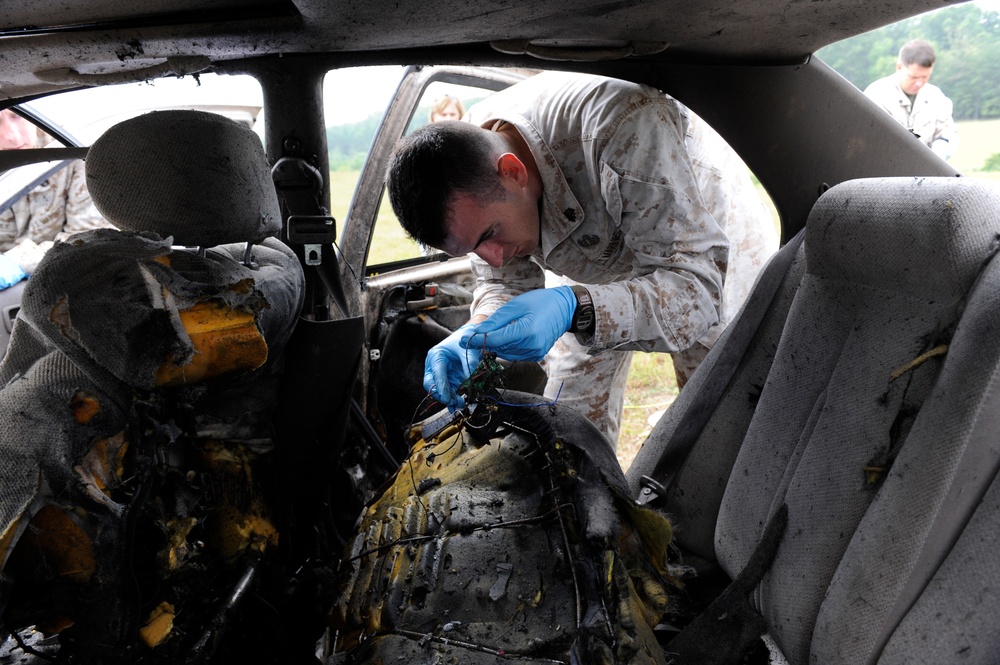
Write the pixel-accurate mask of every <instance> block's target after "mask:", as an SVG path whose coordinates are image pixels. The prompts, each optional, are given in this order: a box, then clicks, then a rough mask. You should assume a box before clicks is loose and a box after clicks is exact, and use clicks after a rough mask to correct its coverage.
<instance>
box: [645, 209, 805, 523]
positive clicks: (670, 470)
mask: <svg viewBox="0 0 1000 665" xmlns="http://www.w3.org/2000/svg"><path fill="white" fill-rule="evenodd" d="M805 232H806V230H805V227H803V228H802V229H801V230H800V231H799V232H798V233H796V234H795V236H794V237H793V238H792V239H791V240H789V241H788V242H787V243H785V245H784V247H782V248H781V249H779V250H778V251H777V252H776V253H775V254H774V256H772V257H771V260H770V261H768V264H767V266H766V267H765V268H764V270H763V272H761V275H760V278H759V279H758V280H757V286H756V287H755V288H754V290H753V292H752V293H751V294H750V297H749V298H748V299H747V301H746V304H745V305H744V307H743V310H742V311H741V312H740V315H739V317H738V318H737V319H736V320H735V321H734V322H733V323H732V324H730V326H729V329H728V333H729V336H728V338H727V339H726V342H725V345H724V346H723V347H722V348H721V349H720V352H719V354H718V356H716V358H715V363H714V364H713V365H712V366H711V367H708V368H706V369H707V370H708V375H707V377H706V378H705V380H704V381H702V383H701V386H700V387H699V389H698V392H697V393H696V394H695V397H694V399H693V400H692V401H691V403H690V404H689V405H688V408H687V410H686V411H685V412H684V414H683V415H682V416H681V418H680V421H679V422H678V423H677V427H675V428H674V431H673V433H672V434H671V435H670V438H669V439H668V440H667V442H666V444H664V446H663V452H662V454H661V455H660V459H659V460H658V461H657V463H656V465H655V466H654V467H653V472H652V475H651V476H642V478H641V479H640V488H641V489H640V490H639V496H638V497H637V499H636V502H637V503H638V504H639V505H645V504H647V503H650V502H653V501H655V500H657V499H659V498H662V497H665V496H666V493H667V489H668V488H669V487H670V485H671V484H672V483H673V482H674V480H675V479H676V477H677V474H678V473H679V472H680V469H681V467H682V466H683V464H684V460H685V459H686V458H687V456H688V453H689V452H691V448H692V447H693V446H694V442H695V441H697V440H698V435H699V434H701V432H702V430H703V429H704V428H705V425H706V424H707V423H708V419H709V418H710V417H711V416H712V414H713V413H714V412H715V409H716V407H717V406H718V404H719V400H721V399H722V395H723V394H724V393H725V391H726V388H727V387H729V383H730V381H731V380H732V378H733V375H734V374H735V373H736V369H737V368H738V367H739V366H740V363H741V362H742V360H743V357H744V356H745V355H746V352H747V348H748V347H749V346H750V340H752V339H753V337H754V335H755V334H756V333H757V329H758V328H760V324H761V321H763V319H764V315H765V314H766V313H767V311H768V310H769V309H770V308H771V303H772V302H773V301H774V296H775V295H776V294H777V292H778V288H779V287H780V286H781V283H782V281H784V279H785V275H786V274H787V273H788V269H789V267H791V265H792V262H793V261H794V260H795V256H796V254H798V251H799V247H800V246H801V245H802V242H803V240H804V238H805Z"/></svg>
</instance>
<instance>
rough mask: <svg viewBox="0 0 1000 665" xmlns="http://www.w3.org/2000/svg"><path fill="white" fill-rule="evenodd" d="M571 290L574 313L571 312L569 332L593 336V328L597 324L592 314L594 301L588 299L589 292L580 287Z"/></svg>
mask: <svg viewBox="0 0 1000 665" xmlns="http://www.w3.org/2000/svg"><path fill="white" fill-rule="evenodd" d="M572 288H573V295H575V296H576V311H575V312H573V320H572V321H571V322H570V324H569V332H571V333H578V334H582V335H584V336H587V337H589V336H591V335H593V334H594V327H595V325H596V323H597V317H596V315H595V313H594V299H593V298H591V297H590V291H588V290H587V289H585V288H583V287H582V286H579V285H576V286H573V287H572Z"/></svg>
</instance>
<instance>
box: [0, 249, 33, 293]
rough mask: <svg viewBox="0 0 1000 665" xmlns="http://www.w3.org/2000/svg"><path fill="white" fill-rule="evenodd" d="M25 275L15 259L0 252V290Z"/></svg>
mask: <svg viewBox="0 0 1000 665" xmlns="http://www.w3.org/2000/svg"><path fill="white" fill-rule="evenodd" d="M27 276H28V274H27V273H26V272H24V270H22V269H21V266H20V264H18V262H17V261H15V260H14V259H12V258H10V257H9V256H7V255H6V254H0V290H3V289H6V288H7V287H10V286H14V285H15V284H17V283H18V282H20V281H21V280H22V279H24V278H25V277H27Z"/></svg>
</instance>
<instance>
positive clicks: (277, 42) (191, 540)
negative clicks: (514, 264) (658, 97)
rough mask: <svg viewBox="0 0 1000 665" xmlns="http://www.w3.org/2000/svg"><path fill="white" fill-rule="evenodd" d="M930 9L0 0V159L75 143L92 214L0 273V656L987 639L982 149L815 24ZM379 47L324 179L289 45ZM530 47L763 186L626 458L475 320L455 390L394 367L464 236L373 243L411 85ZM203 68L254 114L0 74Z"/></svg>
mask: <svg viewBox="0 0 1000 665" xmlns="http://www.w3.org/2000/svg"><path fill="white" fill-rule="evenodd" d="M943 4H945V3H941V2H939V1H938V0H919V1H917V2H902V1H901V0H878V1H876V2H857V1H853V0H830V1H829V2H823V3H816V2H790V3H789V2H787V0H782V1H780V2H779V1H777V0H764V1H763V2H759V3H753V5H752V6H750V5H747V4H746V3H740V2H738V1H737V0H723V1H720V2H714V3H703V2H695V1H693V0H662V1H661V0H657V1H654V2H646V3H638V4H637V3H603V2H593V1H591V0H579V1H575V0H574V1H571V2H565V3H558V4H556V5H544V4H523V3H522V4H521V5H511V6H506V5H504V6H497V7H496V8H491V9H487V10H484V8H483V5H482V4H481V3H471V2H465V1H464V0H454V1H450V0H449V1H446V2H444V3H441V4H440V5H439V6H435V7H429V6H426V5H425V4H423V3H415V2H409V1H405V2H402V3H391V5H390V4H387V3H379V2H371V3H361V4H357V3H352V4H344V3H333V4H331V3H326V2H321V1H320V0H287V1H286V0H282V1H264V2H257V3H253V4H252V5H250V6H246V5H245V3H241V2H238V1H237V0H217V1H207V0H155V1H154V2H150V3H146V5H144V6H143V7H141V8H137V7H131V6H129V5H127V4H126V3H121V2H118V1H116V0H100V1H98V2H93V1H91V2H77V1H76V0H73V1H71V2H67V3H62V5H61V8H58V9H57V8H55V7H49V6H46V5H43V4H41V3H26V4H25V5H24V6H22V7H17V8H14V7H11V8H5V9H3V10H2V11H0V40H2V41H3V43H4V47H5V55H4V57H3V58H0V108H3V109H6V108H12V109H14V110H15V111H16V112H18V113H23V114H24V115H26V116H30V117H31V119H32V120H33V121H34V122H36V123H38V124H39V126H40V127H41V128H42V129H44V130H45V131H47V132H48V133H50V134H51V135H52V136H55V137H56V138H57V139H59V140H60V141H61V143H62V146H63V147H55V148H45V149H35V150H4V151H0V168H2V169H3V170H4V171H10V170H13V169H16V168H18V167H21V166H24V165H29V164H35V163H39V162H48V161H51V160H53V159H56V160H74V159H85V162H86V168H87V185H88V187H89V189H90V196H91V198H92V199H93V203H94V205H95V206H96V207H97V209H98V210H99V211H100V212H101V214H102V215H103V216H104V217H105V218H106V219H107V220H108V222H110V224H111V226H112V228H101V229H97V230H93V231H86V232H84V233H80V234H77V235H75V236H72V237H71V238H70V239H69V240H66V241H64V242H57V243H55V245H54V246H53V248H52V249H51V250H49V252H48V253H47V254H46V255H45V257H44V259H43V260H42V261H41V263H39V265H38V268H37V270H36V271H35V272H34V273H33V274H31V276H30V277H29V278H28V279H27V280H25V281H23V282H21V283H20V284H18V285H16V286H15V287H12V288H11V289H6V290H3V291H0V306H2V307H3V316H4V322H5V324H9V325H7V326H6V328H5V330H0V342H6V351H5V355H4V356H3V359H2V361H0V450H2V455H3V464H2V465H0V469H2V471H0V496H2V497H3V499H2V502H0V515H2V522H0V663H7V662H9V663H30V664H33V665H35V664H39V663H45V662H58V663H181V662H183V663H235V662H262V663H272V662H273V663H295V664H299V663H302V664H322V665H346V664H354V663H383V662H406V663H444V662H455V663H483V664H487V663H501V662H508V661H514V662H519V663H532V664H542V663H567V664H569V663H733V664H736V663H768V662H770V663H790V664H792V665H796V664H800V663H811V662H816V663H858V662H867V663H900V662H905V663H940V662H953V661H957V660H959V659H961V660H963V661H968V662H978V663H989V662H993V661H994V660H995V654H996V653H997V649H998V648H1000V644H998V643H1000V634H998V632H997V630H996V624H997V609H996V608H997V607H998V606H1000V604H998V598H997V594H998V592H997V588H998V586H1000V585H997V584H996V582H997V574H996V572H995V571H996V570H997V566H996V552H997V551H998V550H1000V542H998V539H1000V535H998V534H1000V529H997V528H996V527H997V525H998V520H1000V494H998V492H1000V486H998V484H997V482H996V479H997V472H998V470H1000V445H998V442H1000V423H998V421H997V415H996V414H998V413H1000V403H998V401H1000V393H998V386H997V375H998V367H1000V344H998V343H996V342H995V341H994V340H996V339H997V334H996V332H997V330H998V329H1000V302H998V300H1000V272H998V271H1000V266H998V264H997V263H996V261H997V258H996V254H997V250H998V249H1000V184H998V183H997V182H996V181H990V180H985V179H979V178H976V177H970V176H969V175H966V174H962V173H959V172H958V171H957V170H956V169H955V168H953V167H952V166H951V165H949V164H948V163H947V162H945V161H943V160H942V159H940V158H939V157H938V156H937V155H935V154H934V153H933V152H932V151H931V150H929V149H927V148H926V147H925V146H923V145H922V144H920V143H919V142H918V141H916V140H914V139H913V137H912V135H911V134H910V133H909V132H908V131H907V130H905V129H903V128H902V127H900V126H898V125H897V124H895V122H894V121H893V120H892V119H891V118H889V117H887V116H886V114H885V113H883V112H882V111H881V110H880V109H878V108H876V107H875V106H874V105H872V104H870V103H868V101H867V100H866V98H865V97H864V96H863V94H862V93H861V92H860V91H859V90H858V89H857V88H855V87H854V86H853V85H851V84H850V83H849V82H848V81H847V80H846V79H844V78H842V77H841V76H840V75H839V74H837V73H836V72H835V71H833V70H832V69H831V68H830V67H828V66H827V65H826V64H824V63H823V62H822V61H821V60H820V59H819V58H817V57H815V56H814V54H815V52H816V51H817V50H818V49H820V48H821V47H823V46H826V45H828V44H831V43H834V42H837V41H839V40H842V39H845V38H848V37H851V36H853V35H857V34H861V33H863V32H866V31H868V30H872V29H875V28H878V27H881V26H883V25H886V24H888V23H891V22H893V21H898V20H901V19H903V18H907V17H910V16H915V15H918V14H921V13H922V12H927V11H931V10H935V9H939V8H940V7H942V6H943ZM384 65H394V66H399V67H400V72H401V79H400V83H399V85H398V88H397V89H396V92H395V95H394V96H393V97H392V100H391V102H390V103H389V105H388V107H387V108H386V109H385V112H384V114H383V115H382V118H381V120H380V122H379V124H378V128H377V130H376V132H375V135H374V138H373V139H372V143H371V148H370V150H369V153H368V157H367V160H366V161H365V163H364V165H363V167H361V169H360V174H359V177H358V180H357V183H356V186H355V189H354V191H353V193H352V195H351V203H350V207H349V209H348V211H347V213H346V214H345V215H343V216H338V215H334V214H332V213H331V209H330V203H329V202H330V200H331V177H330V163H329V157H328V154H327V134H326V133H325V131H326V128H325V126H324V105H325V104H329V103H331V102H330V100H329V98H328V97H325V96H324V94H323V80H324V77H325V76H326V75H327V74H328V73H329V72H331V71H336V70H339V69H343V68H352V67H374V66H384ZM540 70H555V71H569V72H580V73H585V74H595V75H601V76H607V77H611V78H619V79H626V80H629V81H634V82H639V83H644V84H648V85H650V86H653V87H655V88H657V89H658V90H661V91H663V92H664V93H665V94H668V95H670V96H672V97H674V98H676V99H677V100H679V101H681V102H682V103H683V104H684V105H686V106H687V107H688V108H690V109H691V110H692V111H693V112H695V113H697V114H698V116H700V117H701V118H703V119H704V120H705V121H706V122H707V123H708V124H710V125H711V126H712V127H713V128H714V129H715V130H716V131H718V132H719V133H720V134H721V135H722V136H723V137H724V138H725V140H726V141H727V142H728V143H729V144H730V145H731V146H732V147H733V148H734V149H735V150H736V152H737V153H738V154H739V155H740V157H741V158H742V159H743V161H744V162H745V163H746V165H747V166H748V167H749V169H750V170H751V171H752V172H753V174H754V176H755V177H756V178H757V179H758V180H759V182H760V184H761V185H762V187H763V188H764V189H765V190H766V192H767V194H768V195H769V197H770V199H771V200H772V202H773V205H774V208H775V210H776V214H777V216H778V218H779V221H780V233H781V249H780V250H779V251H778V252H777V253H776V254H774V256H773V257H772V258H771V260H770V261H769V263H768V264H767V266H766V268H765V269H764V270H763V271H762V272H761V273H760V275H759V277H758V278H757V281H756V282H755V284H754V288H753V290H752V291H751V293H750V296H749V297H748V298H747V300H746V301H745V303H744V305H743V308H742V310H741V311H740V314H739V316H738V317H737V318H736V319H735V320H734V321H733V322H732V323H731V324H730V325H729V326H728V327H727V328H726V329H725V331H724V332H723V333H722V336H721V337H720V338H719V341H718V342H717V343H716V344H715V346H714V347H713V348H712V349H711V351H710V352H709V354H708V356H707V357H706V359H705V360H704V362H703V363H702V364H701V366H700V367H699V368H698V370H697V372H695V373H694V375H693V376H692V377H691V379H690V381H689V382H688V383H687V384H686V385H685V386H684V388H683V390H682V391H681V392H680V394H679V397H678V398H677V399H676V401H675V402H674V403H673V404H672V405H671V406H670V408H669V409H667V411H666V413H665V414H664V416H663V417H662V418H661V419H660V420H659V422H657V423H656V425H655V426H653V428H652V431H651V432H650V434H649V436H648V438H647V439H646V440H645V443H644V444H643V446H642V448H641V449H640V450H639V452H638V454H637V456H636V457H635V459H634V461H633V462H632V463H631V465H630V466H629V467H628V468H626V469H623V468H621V466H620V465H619V463H618V461H617V459H616V458H615V452H614V448H613V445H609V441H608V440H607V439H606V438H605V437H604V435H603V434H602V433H601V432H600V431H599V430H598V429H597V428H596V427H595V426H594V425H593V424H592V423H591V422H590V421H588V419H587V418H586V417H585V416H584V415H583V414H581V413H578V412H576V411H574V410H572V409H570V408H569V407H567V406H564V405H561V404H560V403H559V401H558V399H557V400H549V399H547V398H545V397H543V396H542V387H543V386H544V383H545V373H544V370H543V369H542V368H541V367H540V366H539V365H538V363H533V362H524V361H517V362H508V361H506V360H504V359H502V358H497V357H495V356H491V355H490V354H486V355H485V356H484V359H483V362H482V363H481V364H480V365H479V367H477V369H476V371H475V372H474V374H473V376H472V377H471V378H470V379H469V381H468V382H467V383H466V384H464V385H463V388H462V390H463V395H464V396H465V399H466V401H467V402H468V405H469V406H468V407H467V408H465V409H461V410H458V411H456V412H454V413H453V412H451V411H449V410H448V409H443V408H441V406H440V405H439V404H436V403H435V402H433V400H430V399H428V394H427V393H426V391H425V390H424V388H423V385H422V383H421V380H422V375H423V366H424V357H425V355H426V353H427V351H428V349H430V348H431V347H432V346H433V345H434V344H436V343H438V342H440V341H441V340H443V339H445V338H446V337H447V336H448V335H449V334H450V333H451V332H452V331H454V330H455V329H457V328H458V327H459V326H461V325H462V324H463V323H464V322H465V321H466V320H467V319H468V317H469V311H470V303H471V301H472V291H473V289H474V288H475V278H474V276H473V275H472V273H471V270H470V266H469V259H468V258H466V257H448V256H446V255H444V254H439V253H436V252H430V251H428V252H426V253H420V252H418V253H417V255H414V256H412V257H411V258H407V259H405V260H401V261H388V262H382V261H381V260H379V259H376V258H375V254H374V253H373V235H374V228H375V226H376V222H377V220H378V218H379V215H380V212H384V211H385V206H387V204H386V202H385V195H384V191H385V177H386V176H385V174H386V166H387V164H388V160H389V156H390V152H391V150H392V148H393V146H394V145H395V144H396V142H397V141H398V140H399V139H400V138H401V137H403V136H404V135H405V134H406V132H407V131H408V128H410V127H411V125H412V124H413V123H414V122H415V113H416V109H417V108H418V105H419V104H420V103H421V101H422V100H423V99H424V98H425V93H426V91H427V90H428V89H429V86H432V85H433V84H435V83H441V82H445V83H451V84H458V85H467V86H473V87H475V88H477V89H479V90H482V91H483V92H482V94H483V95H488V94H490V93H491V92H496V91H500V90H503V89H505V88H507V87H509V86H511V85H514V84H516V83H517V82H518V81H520V80H523V79H524V78H526V77H530V76H532V75H534V74H535V73H536V72H538V71H540ZM208 74H213V75H220V76H250V77H252V78H253V79H255V80H256V81H257V82H258V83H259V85H260V89H261V90H262V94H263V104H262V108H263V111H262V114H261V116H260V118H262V119H258V120H257V123H258V124H257V126H255V127H254V128H253V129H251V128H250V127H248V126H247V125H246V124H244V123H241V122H237V121H234V120H232V119H229V118H226V117H223V116H221V115H217V114H213V113H209V112H206V111H202V110H193V109H191V108H185V109H176V110H156V111H152V112H147V113H142V114H138V115H136V116H135V117H133V118H130V119H127V120H124V121H122V122H118V123H117V124H114V125H113V126H111V127H110V128H109V129H107V130H106V131H103V133H102V134H101V135H100V137H99V138H97V139H96V140H94V141H93V142H92V143H91V142H83V141H80V140H77V139H76V138H74V137H73V136H72V135H69V134H68V133H64V132H60V131H59V129H58V128H57V127H55V126H52V125H51V124H50V121H49V120H48V119H46V118H44V117H40V116H39V115H38V114H32V112H31V111H30V108H31V103H32V102H33V101H36V100H40V99H43V98H45V97H47V96H56V95H59V94H62V93H66V92H69V91H74V90H80V89H87V88H101V87H109V88H113V87H115V86H119V85H122V84H127V83H135V82H142V81H148V80H154V79H160V78H176V77H185V78H194V79H196V80H197V78H198V77H199V76H207V75H208ZM362 94H365V91H364V90H344V91H342V93H341V94H340V99H337V100H336V103H343V104H351V103H352V98H353V97H354V96H356V95H362ZM0 198H3V197H0ZM8 338H9V341H8Z"/></svg>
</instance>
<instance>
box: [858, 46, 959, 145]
mask: <svg viewBox="0 0 1000 665" xmlns="http://www.w3.org/2000/svg"><path fill="white" fill-rule="evenodd" d="M934 61H935V56H934V47H933V46H931V45H930V44H929V43H928V42H926V41H924V40H922V39H914V40H911V41H909V42H906V44H904V45H903V48H901V49H900V50H899V58H898V59H897V60H896V71H895V73H893V74H890V75H889V76H886V77H885V78H880V79H879V80H877V81H875V82H874V83H872V84H871V85H869V86H868V87H867V88H865V95H867V96H868V98H869V99H871V100H872V101H874V102H875V103H876V104H878V105H879V106H881V107H882V108H883V109H884V110H885V112H886V113H888V114H889V115H891V116H892V117H893V119H895V120H896V122H898V123H899V124H901V125H902V126H903V127H906V128H907V129H908V130H910V131H911V132H913V134H914V136H916V137H917V138H918V139H920V141H921V142H922V143H923V144H924V145H926V146H927V147H929V148H930V149H931V150H933V151H934V152H935V153H937V155H938V156H939V157H941V158H942V159H948V158H949V157H951V156H952V155H954V154H955V150H956V149H957V148H958V128H957V127H956V126H955V118H954V117H953V116H952V102H951V100H950V99H948V97H947V96H945V94H944V93H943V92H942V91H941V88H939V87H937V86H936V85H933V84H931V83H930V82H929V81H930V79H931V73H932V72H933V70H934Z"/></svg>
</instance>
